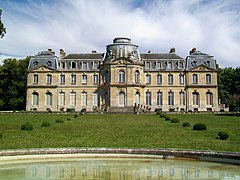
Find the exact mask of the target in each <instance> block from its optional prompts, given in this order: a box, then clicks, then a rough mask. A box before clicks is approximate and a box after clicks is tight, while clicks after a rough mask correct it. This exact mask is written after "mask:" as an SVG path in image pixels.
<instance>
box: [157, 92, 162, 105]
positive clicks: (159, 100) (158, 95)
mask: <svg viewBox="0 0 240 180" xmlns="http://www.w3.org/2000/svg"><path fill="white" fill-rule="evenodd" d="M162 101H163V97H162V92H157V105H158V106H162Z"/></svg>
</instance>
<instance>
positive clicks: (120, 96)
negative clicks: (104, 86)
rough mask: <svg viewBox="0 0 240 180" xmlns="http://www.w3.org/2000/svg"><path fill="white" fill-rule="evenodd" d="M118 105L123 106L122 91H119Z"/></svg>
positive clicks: (123, 95) (123, 97) (123, 94)
mask: <svg viewBox="0 0 240 180" xmlns="http://www.w3.org/2000/svg"><path fill="white" fill-rule="evenodd" d="M118 106H119V107H124V106H125V93H124V92H123V91H121V92H119V104H118Z"/></svg>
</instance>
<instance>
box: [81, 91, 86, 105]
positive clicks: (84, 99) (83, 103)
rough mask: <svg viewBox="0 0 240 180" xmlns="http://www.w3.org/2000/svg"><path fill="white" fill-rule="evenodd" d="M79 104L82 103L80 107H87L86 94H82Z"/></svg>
mask: <svg viewBox="0 0 240 180" xmlns="http://www.w3.org/2000/svg"><path fill="white" fill-rule="evenodd" d="M81 102H82V106H87V93H86V92H82V94H81Z"/></svg>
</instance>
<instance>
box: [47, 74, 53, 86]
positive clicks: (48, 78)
mask: <svg viewBox="0 0 240 180" xmlns="http://www.w3.org/2000/svg"><path fill="white" fill-rule="evenodd" d="M51 83H52V75H51V74H48V75H47V84H51Z"/></svg>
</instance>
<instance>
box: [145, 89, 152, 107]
mask: <svg viewBox="0 0 240 180" xmlns="http://www.w3.org/2000/svg"><path fill="white" fill-rule="evenodd" d="M151 104H152V103H151V92H146V105H147V106H151Z"/></svg>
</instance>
